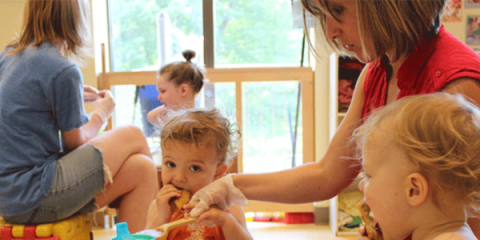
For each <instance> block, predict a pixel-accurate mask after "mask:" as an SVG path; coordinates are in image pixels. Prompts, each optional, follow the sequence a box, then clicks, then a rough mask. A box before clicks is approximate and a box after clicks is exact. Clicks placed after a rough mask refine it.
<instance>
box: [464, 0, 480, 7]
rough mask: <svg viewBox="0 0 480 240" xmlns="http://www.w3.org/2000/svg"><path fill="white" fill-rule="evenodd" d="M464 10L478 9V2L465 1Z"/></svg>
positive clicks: (477, 0) (478, 0)
mask: <svg viewBox="0 0 480 240" xmlns="http://www.w3.org/2000/svg"><path fill="white" fill-rule="evenodd" d="M465 8H480V0H466V2H465Z"/></svg>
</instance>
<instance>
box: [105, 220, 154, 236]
mask: <svg viewBox="0 0 480 240" xmlns="http://www.w3.org/2000/svg"><path fill="white" fill-rule="evenodd" d="M116 226H117V236H116V237H113V238H110V240H137V239H145V240H155V237H154V236H150V235H143V234H130V232H129V231H128V224H127V223H126V222H121V223H117V225H116Z"/></svg>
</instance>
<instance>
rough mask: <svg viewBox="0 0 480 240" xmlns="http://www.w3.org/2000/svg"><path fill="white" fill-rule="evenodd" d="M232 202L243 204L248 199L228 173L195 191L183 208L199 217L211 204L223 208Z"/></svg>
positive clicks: (226, 207) (245, 203)
mask: <svg viewBox="0 0 480 240" xmlns="http://www.w3.org/2000/svg"><path fill="white" fill-rule="evenodd" d="M195 202H198V204H196V203H195ZM233 204H237V205H240V206H245V205H247V204H248V200H247V198H245V196H244V195H243V193H242V192H241V191H240V189H238V188H236V187H235V185H234V184H233V179H232V175H231V174H228V175H227V176H225V177H222V178H220V179H218V180H215V181H213V182H212V183H210V184H209V185H207V186H206V187H204V188H202V189H200V190H199V191H197V192H196V193H195V194H194V195H193V197H192V199H191V200H190V202H189V203H187V204H185V206H183V208H185V209H186V210H191V211H190V215H191V216H192V217H199V216H200V215H201V214H202V213H204V212H206V211H207V210H208V209H209V208H210V206H212V205H217V206H218V207H219V208H220V209H223V210H225V209H228V208H229V207H230V206H232V205H233Z"/></svg>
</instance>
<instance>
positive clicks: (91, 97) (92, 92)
mask: <svg viewBox="0 0 480 240" xmlns="http://www.w3.org/2000/svg"><path fill="white" fill-rule="evenodd" d="M98 97H99V92H98V90H97V89H96V88H94V87H92V86H89V85H83V102H84V103H93V102H95V101H96V100H97V98H98Z"/></svg>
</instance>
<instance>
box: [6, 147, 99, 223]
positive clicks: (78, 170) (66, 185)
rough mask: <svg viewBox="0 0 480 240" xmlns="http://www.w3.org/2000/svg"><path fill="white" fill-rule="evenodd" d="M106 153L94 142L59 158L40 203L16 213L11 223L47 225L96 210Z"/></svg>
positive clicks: (10, 219) (8, 219) (9, 220)
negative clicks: (94, 144) (96, 197)
mask: <svg viewBox="0 0 480 240" xmlns="http://www.w3.org/2000/svg"><path fill="white" fill-rule="evenodd" d="M104 185H105V172H104V165H103V155H102V152H101V150H100V149H98V148H96V147H95V146H93V145H92V144H88V143H87V144H84V145H82V146H80V147H78V148H77V149H75V150H74V151H72V152H70V153H68V154H67V155H65V156H63V157H61V158H60V159H58V160H57V163H56V165H55V176H54V178H53V182H52V187H51V188H50V191H49V192H48V194H47V196H46V197H45V199H44V200H43V201H42V203H40V205H39V206H38V207H36V208H34V209H32V210H29V211H27V212H25V213H22V214H18V215H15V216H3V218H4V219H5V220H6V221H7V222H8V223H14V224H24V225H28V224H29V225H32V224H43V223H51V222H55V221H60V220H63V219H66V218H69V217H71V216H73V215H76V214H81V213H88V212H92V211H94V210H95V209H96V205H95V196H96V195H97V193H99V192H100V191H102V190H104V189H105V187H104Z"/></svg>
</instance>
